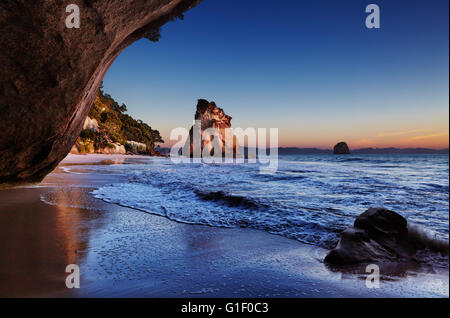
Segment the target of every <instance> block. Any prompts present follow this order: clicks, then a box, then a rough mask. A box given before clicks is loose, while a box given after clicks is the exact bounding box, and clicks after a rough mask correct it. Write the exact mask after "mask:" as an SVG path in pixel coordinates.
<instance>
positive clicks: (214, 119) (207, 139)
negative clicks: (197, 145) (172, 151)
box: [183, 99, 239, 157]
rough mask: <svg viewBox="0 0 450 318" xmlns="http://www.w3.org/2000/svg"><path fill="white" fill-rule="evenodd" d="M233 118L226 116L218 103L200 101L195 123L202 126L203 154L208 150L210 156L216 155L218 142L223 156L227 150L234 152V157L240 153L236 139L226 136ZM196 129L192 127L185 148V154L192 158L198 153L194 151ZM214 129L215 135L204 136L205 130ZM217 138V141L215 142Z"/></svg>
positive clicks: (232, 136)
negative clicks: (215, 147)
mask: <svg viewBox="0 0 450 318" xmlns="http://www.w3.org/2000/svg"><path fill="white" fill-rule="evenodd" d="M231 119H232V117H231V116H228V115H227V114H225V112H224V111H223V109H222V108H219V107H217V105H216V103H215V102H213V101H211V102H209V101H207V100H205V99H199V100H198V103H197V110H196V112H195V121H196V122H197V123H199V124H200V127H198V128H200V132H201V136H203V137H200V138H202V141H201V152H200V155H201V154H202V153H203V151H204V149H205V148H206V149H207V150H206V151H208V152H209V154H210V155H214V145H213V143H216V142H218V143H219V145H220V148H221V150H222V156H225V150H226V149H232V150H233V157H236V154H237V153H239V151H238V150H237V149H238V147H237V143H236V137H235V136H234V135H231V137H228V138H227V136H226V130H227V128H231ZM194 128H195V126H192V127H191V129H190V131H189V139H188V140H187V141H186V144H185V146H184V148H183V154H186V155H189V156H190V157H196V156H197V155H196V152H195V151H194V144H193V140H194ZM209 128H212V130H214V129H215V133H214V134H213V135H204V133H205V130H207V129H209ZM215 138H217V140H214V139H215Z"/></svg>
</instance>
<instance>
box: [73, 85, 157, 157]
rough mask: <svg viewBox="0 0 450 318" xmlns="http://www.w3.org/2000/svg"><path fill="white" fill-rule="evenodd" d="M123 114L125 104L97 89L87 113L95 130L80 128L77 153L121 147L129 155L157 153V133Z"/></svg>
mask: <svg viewBox="0 0 450 318" xmlns="http://www.w3.org/2000/svg"><path fill="white" fill-rule="evenodd" d="M126 112H127V106H126V105H125V104H122V105H119V104H118V103H117V102H116V101H115V100H114V98H112V97H111V96H110V95H109V94H107V93H105V92H104V91H103V89H102V88H100V89H99V91H98V93H97V96H96V97H95V101H94V105H93V106H92V107H91V110H90V112H89V118H90V119H91V120H95V121H96V123H97V124H98V127H94V128H92V127H85V129H83V131H82V132H81V134H80V138H78V140H77V148H78V150H79V152H81V153H90V152H102V149H108V148H109V149H114V148H116V147H117V145H123V146H124V147H125V149H126V150H127V151H128V152H133V153H143V154H156V153H155V151H154V148H155V144H156V143H163V142H164V141H163V139H162V138H161V135H160V133H159V131H158V130H154V129H152V128H151V127H150V126H149V125H148V124H146V123H144V122H143V121H141V120H136V119H134V118H133V117H131V116H130V115H128V114H126ZM95 121H94V122H95ZM144 145H145V147H144Z"/></svg>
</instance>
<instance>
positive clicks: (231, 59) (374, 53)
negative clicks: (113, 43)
mask: <svg viewBox="0 0 450 318" xmlns="http://www.w3.org/2000/svg"><path fill="white" fill-rule="evenodd" d="M283 2H285V3H284V4H283ZM438 3H439V5H435V6H429V5H427V4H426V3H425V2H415V1H379V5H380V8H381V15H382V18H381V19H382V27H381V29H379V30H368V29H366V28H365V27H364V23H363V21H364V6H363V5H361V4H360V3H358V2H352V1H348V2H345V3H337V2H336V1H331V0H322V1H317V2H312V1H311V3H298V2H297V1H290V0H283V1H280V4H279V5H277V6H276V7H268V6H260V7H257V8H255V6H254V5H252V1H246V2H240V1H237V0H230V1H222V2H219V1H204V2H203V3H201V4H200V5H199V6H198V7H197V8H196V9H195V10H192V11H190V12H188V13H187V14H186V16H185V19H184V20H183V21H176V22H173V23H169V24H167V25H166V26H164V28H163V29H162V38H161V40H160V41H159V42H157V43H151V42H149V41H147V40H141V41H138V42H136V43H135V44H133V45H132V46H131V47H129V48H127V49H126V50H125V51H124V52H123V53H122V54H121V55H120V56H119V57H118V59H117V60H116V61H115V62H114V64H113V65H112V67H111V69H110V70H109V71H108V73H107V75H106V77H105V80H104V87H105V91H106V92H108V93H109V94H111V95H112V96H114V97H115V98H116V99H117V100H118V101H120V102H123V103H125V104H127V106H128V111H129V113H130V114H131V115H132V116H133V117H135V118H139V119H142V120H143V121H145V122H147V123H149V124H150V126H152V127H153V128H155V129H158V130H159V131H160V132H161V135H162V137H163V139H164V140H165V143H164V144H163V145H161V146H162V147H170V146H171V145H172V144H173V143H175V141H170V139H169V136H170V132H171V130H172V129H174V128H177V127H185V128H189V127H190V125H192V120H193V118H194V113H195V106H196V104H197V99H199V98H204V99H207V100H209V101H215V102H216V104H217V105H218V106H219V107H222V108H223V109H224V111H225V113H227V114H228V115H230V116H232V117H233V120H232V125H233V127H241V128H244V129H245V128H248V127H253V128H271V127H273V128H278V129H279V146H280V147H315V148H323V149H330V148H332V147H333V145H334V144H335V143H336V142H338V141H346V142H347V143H348V144H349V145H350V147H351V148H353V149H356V148H366V147H373V148H386V147H396V148H419V147H420V148H422V147H423V148H434V149H442V148H448V147H449V120H448V117H449V97H448V96H449V90H448V85H449V78H448V67H449V64H448V37H449V34H448V15H447V12H448V2H447V1H441V2H439V1H438ZM236 7H239V8H240V10H238V11H236V9H235V8H236ZM443 8H444V9H443ZM268 19H270V20H271V21H272V23H270V24H268V23H267V20H268ZM231 22H232V23H231ZM205 25H207V26H208V27H207V28H205ZM330 26H332V27H330Z"/></svg>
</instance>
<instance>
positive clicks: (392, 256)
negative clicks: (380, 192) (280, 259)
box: [324, 208, 448, 265]
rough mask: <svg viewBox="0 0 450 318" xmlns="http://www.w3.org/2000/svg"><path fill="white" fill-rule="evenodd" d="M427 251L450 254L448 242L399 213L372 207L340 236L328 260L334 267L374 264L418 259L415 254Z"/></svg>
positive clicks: (326, 260) (326, 259) (327, 257)
mask: <svg viewBox="0 0 450 318" xmlns="http://www.w3.org/2000/svg"><path fill="white" fill-rule="evenodd" d="M424 249H427V250H429V251H433V252H439V253H443V254H448V242H445V241H442V240H440V239H437V238H435V237H432V236H428V235H426V234H425V232H424V231H421V230H418V229H417V228H416V227H415V226H411V225H408V222H407V221H406V219H405V218H404V217H403V216H401V215H400V214H398V213H395V212H393V211H390V210H387V209H383V208H370V209H368V210H367V211H365V212H364V213H362V214H361V215H360V216H358V217H357V218H356V220H355V222H354V225H353V227H349V228H347V229H346V230H344V231H343V232H342V233H341V239H340V240H339V243H338V245H337V246H336V248H334V249H332V250H331V251H330V252H329V253H328V255H327V256H326V257H325V260H324V261H325V262H326V263H330V264H334V265H344V264H351V263H361V262H372V261H391V262H396V261H404V260H417V259H416V252H417V251H418V250H424Z"/></svg>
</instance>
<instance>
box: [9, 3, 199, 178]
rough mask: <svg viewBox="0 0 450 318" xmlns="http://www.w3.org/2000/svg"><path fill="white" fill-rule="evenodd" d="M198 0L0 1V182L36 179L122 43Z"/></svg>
mask: <svg viewBox="0 0 450 318" xmlns="http://www.w3.org/2000/svg"><path fill="white" fill-rule="evenodd" d="M200 1H201V0H148V1H132V0H122V1H109V0H97V1H92V0H84V1H81V0H73V1H71V2H70V3H74V4H77V5H78V6H79V8H80V17H81V27H80V28H79V29H68V28H67V27H66V24H65V20H66V17H67V16H68V14H67V13H66V12H65V10H66V6H67V5H68V4H69V3H66V2H64V1H59V0H34V1H16V0H3V1H1V2H0V26H1V30H2V32H1V33H0V47H1V48H2V49H1V50H0V114H1V116H0V127H1V129H2V138H0V183H1V182H24V181H25V182H28V181H40V180H42V178H43V177H44V176H45V175H46V174H47V173H49V172H50V171H51V170H53V169H54V168H55V167H56V165H57V164H58V163H59V161H61V160H62V159H63V158H64V157H65V156H66V155H67V153H68V152H69V151H70V149H71V147H72V146H73V144H74V143H75V141H76V139H77V137H78V136H79V134H80V132H81V130H82V128H83V124H84V120H85V118H86V116H87V115H88V112H89V108H90V106H91V105H92V103H93V101H94V98H95V96H96V93H97V91H98V88H99V86H100V83H101V81H102V79H103V76H104V75H105V73H106V71H107V69H108V68H109V66H110V65H111V64H112V62H113V61H114V59H115V58H116V57H117V56H118V55H119V54H120V53H121V52H122V51H123V50H124V49H125V48H126V47H127V46H128V45H130V44H132V43H133V42H135V41H136V40H139V39H140V38H142V37H149V35H151V34H154V33H155V32H157V30H158V29H159V27H160V26H162V25H163V24H165V23H166V22H168V21H170V20H171V19H173V18H175V17H177V16H179V15H180V14H182V13H183V12H184V11H186V10H188V9H190V8H192V7H193V6H195V5H196V4H197V3H198V2H200Z"/></svg>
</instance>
